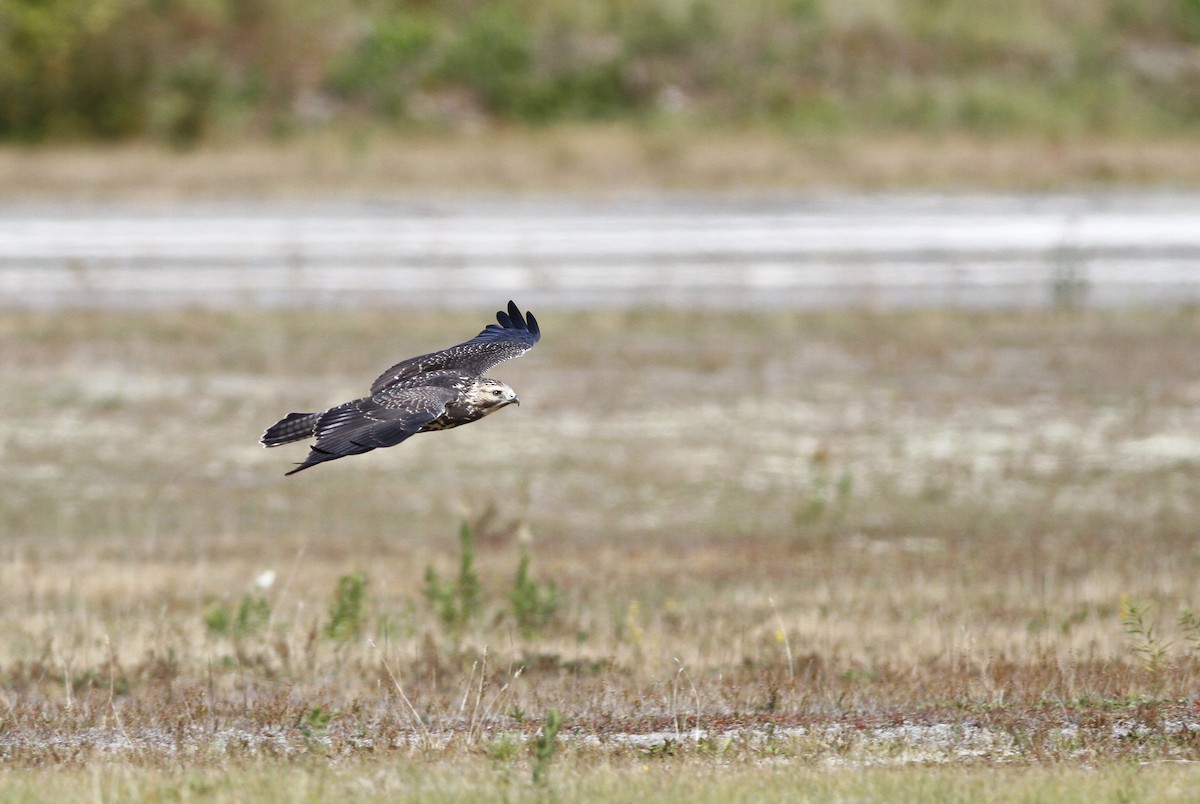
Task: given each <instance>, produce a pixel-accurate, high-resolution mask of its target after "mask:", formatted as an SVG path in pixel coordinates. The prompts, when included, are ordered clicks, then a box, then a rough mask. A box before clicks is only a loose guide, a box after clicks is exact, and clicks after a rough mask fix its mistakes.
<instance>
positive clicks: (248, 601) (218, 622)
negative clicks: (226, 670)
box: [204, 594, 271, 639]
mask: <svg viewBox="0 0 1200 804" xmlns="http://www.w3.org/2000/svg"><path fill="white" fill-rule="evenodd" d="M270 621H271V604H270V603H268V602H267V599H266V598H265V597H263V596H261V595H255V594H247V595H244V596H243V597H242V602H241V603H239V604H238V606H237V608H236V609H235V608H232V607H230V606H227V605H225V604H224V603H216V604H214V605H213V606H212V608H210V609H209V610H208V611H207V612H205V614H204V625H205V626H206V627H207V628H208V632H209V633H210V634H212V635H214V636H224V637H233V638H234V639H237V638H239V637H244V636H248V635H249V634H257V633H260V632H262V631H263V630H265V629H266V627H267V623H269V622H270Z"/></svg>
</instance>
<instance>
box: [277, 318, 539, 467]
mask: <svg viewBox="0 0 1200 804" xmlns="http://www.w3.org/2000/svg"><path fill="white" fill-rule="evenodd" d="M496 321H498V322H499V323H498V324H488V325H487V326H486V327H485V328H484V330H483V331H482V332H480V333H479V334H478V335H476V336H475V337H474V338H472V339H471V340H469V341H467V342H465V343H460V344H458V345H457V346H451V347H450V348H449V349H443V350H442V351H440V352H431V353H430V354H427V355H419V356H417V357H410V358H409V359H407V360H402V361H400V362H399V363H397V364H396V365H394V366H392V367H391V368H390V369H388V370H387V371H385V372H383V374H380V375H379V377H378V378H377V379H376V380H375V382H374V383H372V384H371V391H370V396H364V397H363V398H361V399H355V400H354V401H352V402H345V403H343V404H341V405H338V406H336V407H332V408H330V409H329V410H326V411H323V412H321V413H289V414H288V415H287V416H284V417H283V418H282V419H280V420H279V421H277V422H275V424H273V425H271V426H270V427H268V428H267V431H266V432H265V433H263V434H262V438H261V439H259V440H260V441H261V442H262V445H263V446H264V447H278V446H279V445H280V444H288V443H290V442H292V441H300V440H303V439H306V438H310V437H315V438H316V441H315V442H314V443H313V444H312V447H311V449H310V451H309V453H308V457H307V458H305V460H304V462H303V463H301V464H300V465H299V466H297V467H296V468H295V469H293V470H292V471H290V472H288V473H287V474H289V475H294V474H296V472H299V471H302V470H304V469H307V468H308V467H310V466H316V465H317V464H319V463H324V462H325V461H334V460H337V459H338V458H344V457H346V456H347V455H361V454H362V453H364V452H370V451H371V450H373V449H378V448H380V447H394V446H396V445H397V444H399V443H400V442H401V441H404V440H405V439H406V438H408V437H410V436H414V435H416V434H417V433H428V432H431V431H433V430H449V429H450V428H451V427H458V426H459V425H463V424H469V423H470V422H473V421H475V420H476V419H482V418H483V417H484V416H487V415H488V414H489V413H494V412H496V411H497V410H500V408H503V407H505V406H507V405H510V404H515V405H519V404H521V400H519V399H518V398H517V394H516V392H515V391H513V389H512V388H510V387H508V385H506V384H505V383H502V382H500V380H494V379H492V378H490V377H485V376H483V375H484V373H485V372H487V371H489V370H491V369H492V368H494V367H495V366H497V365H499V364H500V363H502V362H504V361H505V360H511V359H512V358H514V357H519V356H520V355H523V354H525V353H526V352H528V351H529V350H530V349H532V348H533V345H534V344H535V343H537V342H538V340H539V339H540V338H541V337H542V333H541V330H539V329H538V322H537V319H536V318H534V317H533V313H526V314H525V315H524V316H522V315H521V311H520V310H519V309H518V308H517V305H515V304H513V303H512V302H511V301H510V302H509V303H508V312H507V313H506V312H504V311H501V312H498V313H496Z"/></svg>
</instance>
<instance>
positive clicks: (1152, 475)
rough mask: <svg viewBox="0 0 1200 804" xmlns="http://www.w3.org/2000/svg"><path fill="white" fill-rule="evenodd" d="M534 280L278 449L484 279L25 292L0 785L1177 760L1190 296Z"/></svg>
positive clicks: (0, 633)
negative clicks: (298, 291) (634, 288)
mask: <svg viewBox="0 0 1200 804" xmlns="http://www.w3.org/2000/svg"><path fill="white" fill-rule="evenodd" d="M538 313H539V319H540V320H542V322H543V330H544V331H545V333H546V338H545V339H544V340H543V342H542V343H541V344H539V346H538V348H537V349H535V350H534V351H532V352H531V353H530V354H529V355H527V356H525V357H523V358H522V359H521V360H518V361H515V362H513V363H508V364H505V365H504V366H503V367H501V368H499V369H497V370H496V371H495V372H494V373H495V374H496V375H497V376H500V377H502V378H504V379H505V380H506V381H508V382H509V383H510V384H511V385H513V387H514V388H516V389H518V391H519V393H520V394H521V398H522V403H523V404H522V407H521V408H520V409H519V410H513V411H506V412H504V413H503V414H502V415H497V416H494V417H489V418H488V419H486V420H484V421H482V422H479V423H477V424H475V425H472V426H471V427H470V428H460V429H457V430H452V431H447V432H444V433H436V434H431V435H425V436H421V437H419V438H415V439H413V440H412V441H410V442H407V443H406V444H404V445H403V446H402V447H399V448H397V449H394V450H386V451H380V452H376V453H373V454H371V455H367V456H363V457H359V458H353V459H347V460H344V461H338V462H336V463H332V464H330V465H328V466H323V467H320V468H319V469H317V470H314V471H311V472H307V473H304V474H303V475H299V476H296V477H292V478H284V477H283V476H282V474H283V472H284V471H286V469H287V468H289V466H290V464H291V462H292V461H295V460H299V459H300V457H301V455H302V453H303V448H302V446H299V445H298V446H297V447H296V449H294V450H289V449H288V448H280V449H276V450H269V451H268V450H263V449H261V448H260V447H259V446H258V445H257V443H256V439H257V436H258V434H259V432H261V430H262V428H263V427H264V426H265V425H266V424H269V423H270V422H271V421H273V420H274V419H275V418H276V417H277V416H279V415H280V414H282V413H285V412H287V411H288V410H291V409H308V408H310V407H313V406H320V405H321V404H326V403H329V404H331V403H334V402H338V401H342V400H343V399H344V398H349V397H350V396H352V395H354V394H356V393H360V392H361V390H362V389H363V388H365V384H366V382H368V381H369V379H370V378H372V377H374V376H375V374H376V373H377V372H378V370H379V369H380V368H381V367H383V366H386V365H389V364H390V363H391V362H394V360H395V359H396V358H397V356H399V355H403V354H415V353H419V352H423V351H427V350H429V349H432V348H437V347H439V346H443V345H448V344H450V343H453V342H455V341H456V340H458V339H461V338H462V337H464V336H465V335H466V334H467V333H470V332H473V331H475V330H476V329H477V328H478V326H479V324H480V321H479V320H478V316H469V315H464V314H462V313H457V312H455V313H432V312H417V311H404V312H403V314H402V315H397V313H396V312H395V311H373V312H362V313H339V314H322V315H319V316H314V315H312V314H309V313H303V312H261V311H245V312H231V313H209V312H201V311H191V312H162V313H148V314H116V313H112V314H110V313H100V312H86V311H79V312H71V313H63V314H52V313H17V312H4V313H2V314H0V343H2V344H3V346H2V347H0V389H2V390H0V396H2V399H3V406H4V409H5V411H6V412H7V413H8V415H6V416H5V417H4V420H3V422H0V450H2V454H3V461H2V462H0V481H2V483H3V492H0V529H2V531H3V533H4V534H5V539H4V542H3V546H2V548H0V549H2V550H3V559H4V560H3V562H0V683H2V688H3V691H4V692H3V698H2V700H0V722H2V723H3V727H2V729H0V756H3V757H4V759H5V773H4V774H3V776H0V785H2V786H3V789H4V794H5V798H6V799H9V798H11V799H14V800H21V799H23V798H24V799H28V798H35V797H38V795H39V794H41V795H43V796H44V795H46V794H47V793H46V791H48V790H51V789H52V790H53V792H54V793H55V795H54V798H55V799H56V800H77V799H81V798H83V797H84V796H87V797H89V798H95V797H96V796H99V797H102V798H103V797H121V798H134V797H136V798H145V799H147V800H156V799H166V798H178V797H186V796H191V795H201V794H204V795H206V796H210V797H212V798H214V799H217V800H221V799H222V798H235V797H272V798H283V797H286V798H294V797H298V796H304V797H311V798H316V799H320V798H337V797H339V796H341V795H342V794H343V793H344V791H346V790H348V789H354V790H358V791H359V792H360V794H361V796H365V797H372V796H373V797H378V798H384V797H389V796H399V795H408V796H412V797H414V798H415V797H421V796H422V794H427V795H426V797H427V798H428V797H433V798H437V797H442V798H445V799H446V800H452V799H462V798H468V797H478V796H479V795H489V796H493V797H502V796H505V795H511V796H514V797H515V796H520V795H531V794H533V792H534V791H533V789H532V787H531V786H532V785H533V780H532V776H533V773H534V768H536V767H539V762H541V768H542V770H541V771H540V772H539V773H540V775H541V776H542V778H543V779H544V784H545V786H546V791H547V792H548V793H553V794H556V795H559V796H562V797H566V798H571V799H582V800H588V799H597V798H606V797H612V796H628V797H629V798H635V797H638V798H645V797H648V796H652V797H655V798H661V797H663V796H666V795H668V794H670V795H675V796H677V797H678V798H687V799H689V800H691V799H693V798H698V799H699V800H706V798H705V797H707V799H708V800H715V799H718V798H719V799H721V800H729V799H730V798H734V799H736V798H737V797H738V796H741V797H743V798H746V797H754V798H756V799H761V798H763V797H767V798H776V799H782V798H786V797H788V796H789V795H791V794H794V793H795V791H796V790H797V789H803V790H805V791H807V792H808V794H809V795H811V796H812V797H813V798H861V797H868V798H888V799H892V798H897V799H909V800H915V799H918V798H923V799H928V798H930V797H933V796H937V797H938V798H947V799H949V800H980V799H984V800H987V799H988V798H989V797H991V798H993V799H996V798H1003V797H1009V796H1013V797H1018V798H1020V797H1021V796H1022V795H1028V796H1029V797H1031V798H1044V799H1046V800H1057V799H1059V798H1068V799H1070V797H1072V796H1075V797H1077V798H1079V799H1082V798H1085V797H1090V798H1091V799H1093V800H1094V799H1095V798H1097V797H1101V798H1119V797H1121V796H1123V795H1126V794H1127V793H1128V792H1129V791H1137V794H1138V795H1148V796H1151V797H1153V798H1156V799H1164V800H1167V799H1170V798H1172V797H1174V798H1176V799H1179V798H1184V797H1185V796H1186V795H1187V793H1186V792H1185V791H1187V790H1190V789H1194V784H1195V771H1194V770H1193V768H1194V767H1195V766H1194V765H1191V764H1188V763H1191V762H1194V761H1196V760H1197V759H1200V736H1198V735H1200V709H1198V707H1197V691H1196V688H1195V678H1196V674H1197V671H1200V666H1198V663H1200V656H1198V655H1197V651H1196V650H1195V648H1194V645H1195V642H1196V638H1195V633H1196V629H1195V625H1194V623H1195V616H1194V614H1192V612H1194V611H1195V610H1196V608H1197V606H1198V605H1200V602H1198V601H1197V598H1196V595H1197V592H1196V588H1195V584H1194V578H1195V574H1196V570H1197V566H1198V565H1200V553H1198V552H1197V547H1196V542H1195V531H1194V522H1195V520H1196V513H1197V512H1196V510H1195V506H1196V502H1195V501H1196V500H1200V488H1198V485H1200V471H1198V467H1200V443H1198V442H1197V441H1196V439H1195V436H1194V433H1195V432H1196V419H1195V417H1196V413H1195V411H1196V410H1197V405H1196V402H1197V398H1198V394H1200V391H1198V390H1197V389H1198V387H1200V386H1197V381H1196V380H1195V379H1194V378H1197V377H1200V354H1197V352H1196V350H1195V348H1194V332H1195V331H1196V327H1197V325H1200V311H1197V310H1193V309H1176V310H1153V311H1139V310H1127V311H1095V310H1084V309H1065V310H1060V311H1046V312H996V313H978V312H948V311H915V312H906V313H894V314H892V313H886V314H885V313H868V312H856V311H842V312H826V313H787V312H772V313H768V314H751V313H730V314H726V313H714V312H703V313H701V312H662V311H654V310H631V311H615V310H610V311H597V312H590V313H589V312H570V313H566V312H560V311H555V310H546V311H541V310H539V311H538ZM464 523H465V524H466V528H467V532H469V533H470V534H471V536H472V538H471V540H470V542H469V549H470V553H471V563H470V572H469V576H470V577H471V578H472V582H471V587H472V599H473V601H474V602H473V604H472V605H473V606H476V607H477V609H476V610H477V611H478V612H479V613H478V614H477V615H475V616H472V617H470V618H462V619H461V622H459V621H456V622H455V623H454V624H453V627H451V626H450V625H448V624H447V623H446V622H445V621H444V619H443V617H442V616H441V614H440V613H439V611H438V610H437V607H436V606H431V605H430V604H429V602H427V601H426V599H425V595H423V593H422V589H423V585H424V583H425V578H426V575H425V571H426V569H427V568H429V569H432V570H433V572H434V574H435V577H437V578H441V579H455V578H459V580H460V581H461V577H462V575H463V572H462V570H463V566H464V561H465V557H466V556H465V552H464V551H465V550H466V548H467V544H466V543H465V542H462V541H460V540H459V539H457V538H456V534H460V533H461V532H462V528H463V527H464ZM525 561H528V564H526V565H525V571H524V574H522V572H521V567H522V564H523V562H525ZM522 578H523V579H524V581H523V583H522V580H521V579H522ZM514 579H516V580H515V581H514ZM453 583H454V581H453V580H447V581H443V582H441V587H442V588H443V591H444V590H446V589H450V588H451V586H452V585H453ZM522 589H523V591H522ZM550 589H553V590H554V592H553V596H554V597H553V600H554V610H553V616H552V617H547V618H545V619H544V620H541V619H539V621H538V623H537V627H535V628H529V627H526V625H527V624H528V622H527V621H525V622H523V620H522V616H521V614H520V608H519V607H518V608H516V609H514V604H515V602H516V598H519V597H521V595H523V596H524V598H523V599H524V600H525V604H526V605H527V606H530V607H533V608H536V606H535V605H534V604H536V603H539V602H545V601H544V598H543V597H542V596H543V595H549V594H550V592H549V590H550ZM531 610H532V609H531ZM552 711H556V712H557V713H560V714H561V718H562V720H561V727H560V728H558V729H557V735H556V736H550V735H549V732H548V731H543V730H544V729H549V728H550V725H549V724H550V722H551V720H550V718H551V715H550V713H551V712H552ZM539 734H541V735H542V736H543V738H544V740H545V741H548V742H546V743H544V744H545V745H548V746H550V747H549V748H546V749H544V751H545V752H548V753H543V754H542V756H544V757H545V759H544V760H539V759H538V757H539V753H538V747H537V746H538V738H539ZM551 749H552V750H551ZM551 753H552V758H551ZM876 766H883V767H878V768H877V767H876ZM847 769H852V770H850V771H848V770H847ZM400 788H403V789H402V790H401V789H400ZM1022 791H1028V793H1027V794H1025V793H1023V792H1022ZM1148 791H1149V792H1148Z"/></svg>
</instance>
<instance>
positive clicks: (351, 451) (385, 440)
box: [287, 388, 456, 475]
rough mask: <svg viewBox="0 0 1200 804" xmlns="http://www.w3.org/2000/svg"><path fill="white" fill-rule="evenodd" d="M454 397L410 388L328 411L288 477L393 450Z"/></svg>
mask: <svg viewBox="0 0 1200 804" xmlns="http://www.w3.org/2000/svg"><path fill="white" fill-rule="evenodd" d="M455 396H456V393H455V392H454V391H453V390H451V389H449V388H412V389H406V390H405V391H404V392H403V393H401V394H390V395H389V396H388V397H387V398H386V399H385V400H382V401H381V400H376V399H372V398H370V397H365V398H363V399H356V400H354V401H353V402H346V403H344V404H341V405H338V406H337V407H335V408H330V409H329V410H327V411H325V412H324V413H322V414H321V416H320V418H319V419H317V425H316V430H315V432H314V435H315V436H316V439H317V440H316V442H314V443H313V446H312V448H311V449H310V450H309V453H308V457H307V458H305V460H304V463H302V464H300V465H299V466H297V467H296V468H295V469H293V470H292V471H290V472H288V473H287V474H289V475H294V474H295V473H296V472H299V471H301V470H303V469H307V468H308V467H310V466H314V465H316V464H318V463H324V462H325V461H332V460H336V459H338V458H344V457H346V456H347V455H361V454H362V453H364V452H370V451H371V450H373V449H379V448H381V447H394V446H396V445H397V444H399V443H400V442H401V441H403V440H404V439H406V438H408V437H409V436H413V435H416V434H417V433H419V432H420V431H421V428H422V427H424V426H425V425H427V424H429V423H430V422H432V421H433V420H434V419H436V418H437V417H438V416H440V415H441V414H442V412H443V411H444V410H445V409H446V403H448V402H450V401H451V400H453V399H454V397H455Z"/></svg>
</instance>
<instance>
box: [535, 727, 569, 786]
mask: <svg viewBox="0 0 1200 804" xmlns="http://www.w3.org/2000/svg"><path fill="white" fill-rule="evenodd" d="M560 728H562V715H560V714H558V712H557V711H555V710H553V709H551V710H550V711H549V712H548V713H546V722H545V723H543V724H542V730H541V731H539V732H538V736H537V740H535V741H534V743H533V783H534V784H542V783H544V782H545V781H546V774H547V773H549V771H550V760H551V759H553V758H554V752H555V750H556V749H557V745H556V744H555V740H557V739H558V730H559V729H560Z"/></svg>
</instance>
